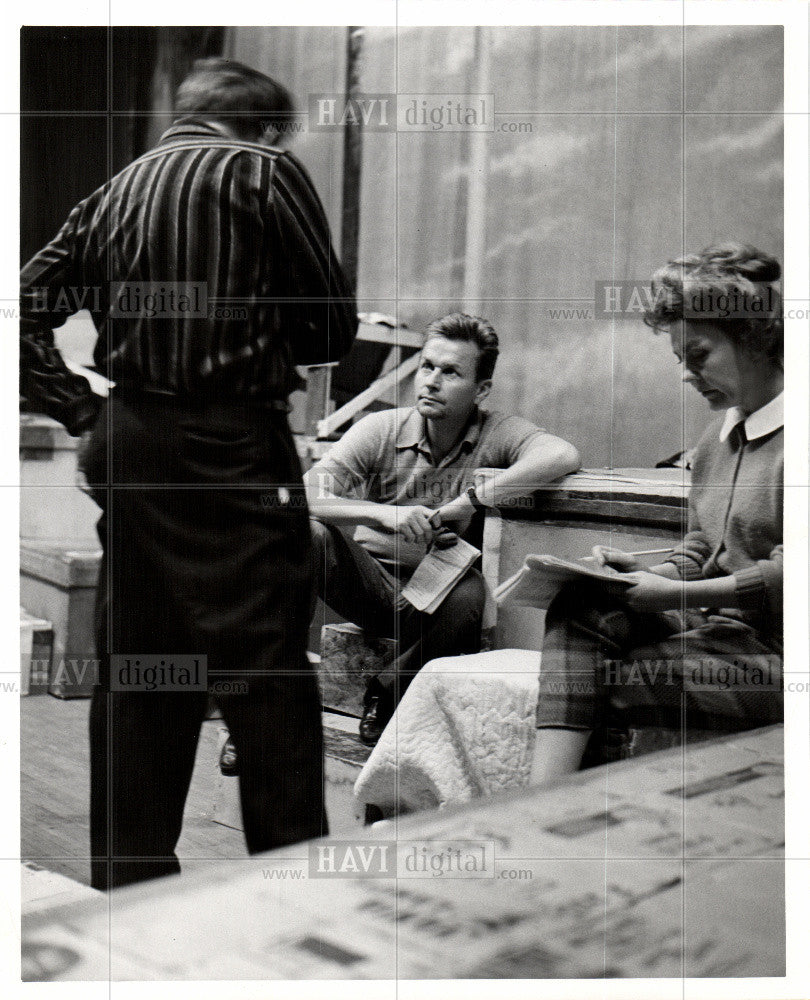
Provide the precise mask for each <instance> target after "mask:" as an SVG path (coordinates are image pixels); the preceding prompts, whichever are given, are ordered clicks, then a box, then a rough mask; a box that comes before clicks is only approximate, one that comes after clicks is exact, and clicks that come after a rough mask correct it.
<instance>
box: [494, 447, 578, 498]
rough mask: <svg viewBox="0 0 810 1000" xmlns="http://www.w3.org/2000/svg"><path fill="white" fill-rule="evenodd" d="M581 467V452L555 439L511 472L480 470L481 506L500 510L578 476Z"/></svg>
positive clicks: (530, 454) (528, 455)
mask: <svg viewBox="0 0 810 1000" xmlns="http://www.w3.org/2000/svg"><path fill="white" fill-rule="evenodd" d="M580 464H581V461H580V456H579V452H578V451H577V449H576V448H575V447H574V446H573V445H572V444H569V443H568V442H567V441H563V440H562V439H561V438H553V439H552V441H551V442H550V443H545V444H543V445H542V447H538V448H536V449H533V450H532V451H531V452H529V454H527V455H524V456H523V457H522V458H520V459H519V460H518V461H517V462H515V464H514V465H511V466H510V467H509V468H508V469H479V470H478V471H477V472H476V479H479V478H480V479H481V481H482V486H481V488H480V489H479V488H476V492H477V493H478V495H479V497H480V499H481V500H482V502H484V503H487V504H489V505H490V506H497V505H498V504H499V503H503V502H504V501H509V500H511V499H513V498H514V497H518V496H521V495H525V494H527V493H530V492H531V491H532V490H535V489H537V488H538V487H539V486H542V485H544V484H545V483H550V482H553V481H554V480H555V479H561V478H562V477H563V476H568V475H570V474H571V473H572V472H576V471H577V470H578V469H579V468H580Z"/></svg>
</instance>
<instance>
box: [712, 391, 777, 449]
mask: <svg viewBox="0 0 810 1000" xmlns="http://www.w3.org/2000/svg"><path fill="white" fill-rule="evenodd" d="M740 423H742V424H743V427H744V428H745V438H746V440H747V441H756V440H757V438H761V437H765V435H766V434H772V433H773V432H774V431H777V430H779V428H780V427H784V425H785V394H784V393H783V392H780V393H779V395H778V396H774V398H773V399H772V400H771V401H770V402H768V403H766V404H765V405H764V406H761V407H760V408H759V409H758V410H755V411H754V412H753V413H749V414H748V415H746V414H745V412H744V411H743V410H741V409H740V408H739V406H732V407H731V409H729V410H726V418H725V420H724V421H723V425H722V427H721V428H720V440H721V441H725V440H726V439H727V438H728V436H729V434H731V432H732V431H733V430H734V428H735V427H736V426H737V425H738V424H740Z"/></svg>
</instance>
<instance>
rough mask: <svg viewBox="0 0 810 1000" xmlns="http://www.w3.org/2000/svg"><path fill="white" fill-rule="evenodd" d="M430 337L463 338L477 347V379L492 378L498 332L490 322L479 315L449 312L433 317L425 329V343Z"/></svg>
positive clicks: (496, 358) (480, 380) (496, 352)
mask: <svg viewBox="0 0 810 1000" xmlns="http://www.w3.org/2000/svg"><path fill="white" fill-rule="evenodd" d="M431 337H446V338H447V339H448V340H465V341H467V342H468V343H470V344H475V346H476V347H477V348H478V362H477V363H476V366H475V377H476V379H477V381H479V382H482V381H484V379H490V378H492V374H493V372H494V371H495V362H496V361H497V360H498V334H497V333H495V330H494V328H493V326H492V324H491V323H490V322H489V321H488V320H485V319H482V317H481V316H469V315H467V313H460V312H456V313H450V314H449V315H448V316H442V317H441V318H440V319H434V320H433V322H432V323H430V324H429V325H428V327H427V329H426V330H425V343H427V342H428V340H430V339H431Z"/></svg>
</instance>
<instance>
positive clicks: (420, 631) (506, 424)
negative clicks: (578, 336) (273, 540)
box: [304, 313, 579, 745]
mask: <svg viewBox="0 0 810 1000" xmlns="http://www.w3.org/2000/svg"><path fill="white" fill-rule="evenodd" d="M497 357H498V336H497V334H496V333H495V331H494V330H493V328H492V326H491V325H490V324H489V323H488V322H487V321H486V320H484V319H480V318H479V317H476V316H467V315H464V314H462V313H453V314H452V315H449V316H445V317H444V318H442V319H438V320H435V321H434V322H433V323H431V324H430V325H429V326H428V328H427V330H426V331H425V344H424V347H423V349H422V356H421V363H420V366H419V368H418V369H417V372H416V379H415V394H416V405H415V406H414V407H406V408H402V409H391V410H383V411H381V412H379V413H372V414H369V415H368V416H366V417H364V418H363V419H362V420H359V421H358V422H357V423H356V424H354V426H352V427H351V428H350V429H349V430H348V431H347V432H346V433H345V434H344V436H343V437H342V438H341V440H340V441H338V442H337V443H336V444H335V446H334V447H333V448H332V449H331V451H330V452H329V453H328V455H327V456H326V457H325V458H323V459H322V460H321V461H320V462H318V463H317V464H316V465H315V466H314V467H313V468H312V469H310V471H309V472H308V473H307V475H306V476H305V477H304V483H305V486H306V490H307V500H308V502H309V505H310V513H311V514H312V521H311V524H312V532H313V541H314V546H313V558H314V566H313V570H314V573H313V575H314V580H315V588H316V591H317V593H318V595H319V596H320V597H321V598H322V599H323V601H324V602H325V603H326V604H328V605H329V606H330V607H331V608H332V609H333V610H334V611H336V612H337V613H338V614H340V615H342V616H343V617H345V618H346V619H348V620H349V621H351V622H354V623H355V624H356V625H358V626H360V627H361V628H362V629H363V630H364V631H367V632H369V633H370V634H373V635H377V636H389V637H393V638H396V639H397V640H398V642H399V654H398V656H397V657H396V659H395V660H394V662H393V663H392V664H391V666H390V667H389V668H387V669H386V670H385V672H384V673H381V674H379V675H377V677H375V678H373V679H372V681H371V683H370V684H369V686H368V690H367V692H366V696H365V710H364V714H363V718H362V721H361V723H360V737H361V739H362V740H363V741H364V742H365V743H367V744H369V745H373V744H375V743H376V742H377V740H378V739H379V736H380V734H381V733H382V731H383V729H384V728H385V725H386V723H387V722H388V720H389V719H390V718H391V716H392V715H393V712H394V708H395V707H396V704H397V702H398V700H399V698H400V697H401V695H402V694H403V693H404V691H405V689H406V687H407V685H408V683H409V682H410V680H411V679H412V678H413V676H414V675H415V673H416V672H417V671H418V670H419V669H420V668H421V667H422V665H423V664H425V663H427V662H428V661H429V660H433V659H436V658H438V657H442V656H456V655H460V654H463V653H476V652H478V650H479V648H480V634H481V616H482V612H483V607H484V584H483V580H482V578H481V575H480V573H479V572H478V571H477V570H475V569H471V570H470V571H469V572H468V573H467V574H466V575H465V576H464V577H462V579H461V580H460V581H459V582H458V583H457V584H456V586H455V587H454V588H453V589H452V590H451V591H450V593H449V594H448V596H447V597H446V598H445V600H444V602H443V603H442V604H441V605H440V606H439V608H438V609H437V610H436V611H435V612H434V613H433V614H432V615H428V614H425V613H422V612H419V611H417V610H416V609H415V608H414V607H413V606H412V605H410V604H409V603H408V602H407V601H406V600H405V599H404V598H403V597H402V596H401V590H402V587H403V586H404V584H405V582H406V581H407V579H408V578H409V577H410V575H411V574H412V573H413V570H414V569H415V568H416V566H417V565H418V563H419V561H420V560H421V559H422V557H423V556H424V555H425V552H426V551H427V548H428V546H429V545H430V544H431V543H432V542H433V541H434V540H435V539H437V537H439V536H440V534H441V533H442V532H444V539H441V538H440V541H439V544H442V543H443V542H446V540H447V531H448V528H449V529H452V530H453V531H455V532H458V533H459V534H466V535H469V533H470V526H471V522H472V521H473V515H474V514H475V513H476V512H478V511H482V510H483V509H485V508H486V507H487V506H492V505H494V504H495V503H496V502H497V501H499V500H503V499H505V498H510V497H512V496H514V495H516V494H521V493H523V494H525V493H527V492H529V491H530V490H532V489H534V488H536V487H538V486H540V485H541V484H543V483H547V482H549V481H550V480H553V479H557V478H559V477H560V476H564V475H567V474H568V473H570V472H574V471H576V470H577V469H578V468H579V454H578V452H577V450H576V448H574V447H573V446H572V445H570V444H568V443H567V442H566V441H563V440H561V439H560V438H557V437H554V436H553V435H551V434H547V433H545V431H542V430H540V429H539V428H538V427H536V426H535V425H534V424H532V423H530V422H529V421H528V420H523V419H522V418H520V417H514V416H507V415H505V414H503V413H499V412H496V411H487V410H482V409H480V406H481V404H482V403H483V402H484V400H485V399H486V398H487V396H488V395H489V392H490V389H491V386H492V374H493V371H494V368H495V362H496V360H497ZM496 469H497V470H502V471H497V472H495V471H491V472H489V474H487V473H486V472H485V470H496ZM482 520H483V519H482V518H478V519H477V522H478V523H477V528H478V536H477V538H476V536H475V534H473V537H472V538H471V539H470V540H471V541H473V543H475V542H476V541H477V543H478V545H479V546H480V527H481V524H482Z"/></svg>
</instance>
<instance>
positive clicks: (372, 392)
mask: <svg viewBox="0 0 810 1000" xmlns="http://www.w3.org/2000/svg"><path fill="white" fill-rule="evenodd" d="M418 364H419V355H418V354H414V355H413V357H410V358H408V360H407V361H405V362H404V363H403V364H401V365H400V366H399V367H398V368H394V369H393V370H392V371H390V372H387V373H386V374H385V375H383V376H382V377H381V378H378V379H377V380H376V381H375V382H372V383H371V385H370V386H369V387H368V389H365V390H364V391H363V392H361V393H360V394H359V395H358V396H355V397H354V399H352V400H350V401H349V402H348V403H346V405H345V406H341V408H340V409H339V410H335V412H334V413H333V414H331V415H330V416H328V417H326V418H325V419H324V420H321V421H319V422H318V437H319V438H325V437H329V435H330V434H332V433H333V432H334V431H336V430H337V428H338V427H341V426H342V425H343V424H345V423H347V421H349V420H351V418H352V417H353V416H355V415H356V414H358V413H360V412H361V411H362V410H364V409H365V408H366V407H367V406H368V404H369V403H371V402H373V401H374V400H375V399H377V398H378V397H379V396H381V395H382V394H383V393H384V392H387V391H388V390H389V389H391V388H393V387H394V386H395V385H397V384H398V383H399V382H401V381H402V380H403V379H405V378H407V377H408V376H409V375H410V374H411V373H412V372H414V371H415V370H416V368H417V366H418Z"/></svg>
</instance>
